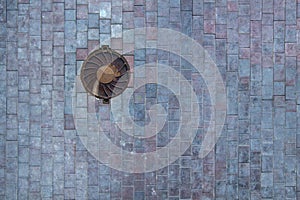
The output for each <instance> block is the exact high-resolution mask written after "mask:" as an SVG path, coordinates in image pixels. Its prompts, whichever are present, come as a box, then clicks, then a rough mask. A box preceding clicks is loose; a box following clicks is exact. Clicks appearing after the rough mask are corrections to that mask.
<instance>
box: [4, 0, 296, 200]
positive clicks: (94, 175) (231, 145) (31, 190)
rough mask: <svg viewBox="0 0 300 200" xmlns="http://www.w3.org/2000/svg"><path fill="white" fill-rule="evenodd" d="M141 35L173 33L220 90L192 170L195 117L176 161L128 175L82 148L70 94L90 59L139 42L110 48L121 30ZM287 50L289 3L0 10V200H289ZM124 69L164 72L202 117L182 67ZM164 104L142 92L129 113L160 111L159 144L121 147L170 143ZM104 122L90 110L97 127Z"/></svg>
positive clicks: (143, 57)
mask: <svg viewBox="0 0 300 200" xmlns="http://www.w3.org/2000/svg"><path fill="white" fill-rule="evenodd" d="M145 26H147V27H149V26H150V27H161V28H170V29H173V30H176V31H180V32H182V33H184V34H186V35H188V36H189V37H192V38H193V39H194V40H196V41H197V42H199V43H200V44H201V45H202V46H203V47H204V48H205V49H206V50H207V51H208V52H209V53H210V55H211V57H212V58H213V59H214V60H215V62H216V64H217V66H218V68H219V70H220V72H221V74H222V76H223V79H224V81H225V83H226V88H227V98H228V101H227V116H226V123H225V126H224V129H223V133H222V135H221V137H220V139H219V140H218V143H217V144H216V146H215V148H214V149H213V151H211V152H210V153H209V155H208V156H207V157H205V158H204V159H199V158H198V157H197V154H198V153H199V148H200V146H201V145H200V144H199V143H201V139H202V137H203V132H204V131H205V122H206V120H205V119H206V118H209V113H208V112H209V109H205V108H203V109H202V110H203V117H201V120H202V122H201V123H202V128H201V129H199V134H198V135H197V138H196V139H195V141H194V143H193V144H192V146H191V147H190V148H189V150H188V151H187V152H186V153H185V154H183V155H182V156H181V157H180V158H178V160H177V161H176V162H174V163H172V164H170V165H169V166H166V167H165V168H163V169H161V170H158V171H155V172H151V173H144V174H130V173H125V172H120V171H117V170H114V169H111V168H109V167H107V166H105V165H104V164H102V163H101V162H99V161H97V160H96V159H95V158H94V157H93V156H92V155H91V154H90V153H89V152H88V151H87V150H86V148H85V147H84V146H83V145H82V143H81V141H80V139H79V137H78V135H77V133H76V129H75V125H74V122H73V112H72V102H71V101H72V99H71V95H72V94H71V93H72V90H73V87H74V86H73V83H74V81H75V77H76V75H79V73H80V67H81V64H82V62H83V60H84V59H85V57H86V56H87V54H88V53H89V52H90V51H92V50H93V49H94V48H95V47H98V46H99V45H104V44H108V45H110V46H111V47H112V48H113V49H116V50H119V51H120V52H121V51H122V47H123V46H125V45H132V46H134V45H138V43H139V42H145V41H140V40H139V37H138V36H136V37H135V38H127V39H126V41H125V42H124V41H123V43H122V42H121V41H122V40H121V39H122V31H124V30H128V29H132V28H139V27H145ZM147 34H148V33H147ZM147 37H149V38H151V37H153V36H152V35H151V33H149V35H147ZM299 41H300V1H299V0H169V1H168V0H167V1H164V0H123V1H122V0H90V1H88V0H77V1H76V0H65V1H64V0H42V1H38V0H6V1H5V0H2V1H1V4H0V94H1V95H0V102H1V103H0V110H1V116H0V124H1V125H0V138H1V139H0V199H101V200H102V199H103V200H104V199H115V200H117V199H124V200H130V199H135V200H140V199H170V200H176V199H229V200H231V199H243V200H244V199H253V200H256V199H278V200H282V199H300V165H299V163H300V132H299V128H300V116H299V113H300V112H299V109H300V76H299V75H300V74H299V73H300V68H299V67H300V56H299V52H300V47H299ZM126 58H127V60H128V61H129V63H130V65H131V66H138V65H140V64H144V63H147V62H150V61H156V60H157V61H158V62H161V63H165V64H170V65H172V66H175V68H177V69H178V70H179V71H180V72H181V73H182V74H184V76H185V77H186V78H187V79H188V80H190V81H191V82H192V83H195V85H194V87H195V91H201V92H200V93H199V94H201V95H202V96H201V95H200V98H201V99H202V101H203V107H205V106H206V107H209V105H210V103H209V102H210V100H209V97H208V96H209V95H208V92H207V89H206V86H205V84H204V83H203V80H202V79H201V77H199V76H197V74H196V73H194V72H193V69H192V67H191V66H189V67H187V66H188V64H185V61H184V60H182V59H180V58H177V57H176V56H174V55H172V54H169V53H166V52H162V51H155V50H151V49H150V50H149V49H146V50H137V51H135V52H132V53H131V54H128V55H126ZM138 76H139V75H138V74H134V77H138ZM193 81H195V82H193ZM197 81H198V82H197ZM196 83H198V84H196ZM131 84H134V80H133V81H132V83H131ZM131 86H132V85H130V87H131ZM164 95H169V94H168V91H167V89H165V88H159V87H158V86H156V85H151V84H150V85H146V86H145V88H141V89H140V90H139V91H137V92H136V93H135V95H134V97H133V100H132V104H133V107H132V110H131V114H132V115H133V116H134V119H135V120H136V121H144V122H145V121H146V120H147V119H146V117H145V110H146V109H147V104H148V103H149V104H153V103H154V102H156V103H162V105H164V106H166V108H167V109H168V113H169V118H168V120H169V122H173V124H172V125H171V126H169V129H170V130H165V132H166V133H168V134H167V137H164V135H162V134H158V136H157V140H154V141H148V142H147V141H146V142H145V144H146V145H145V144H144V145H139V143H138V142H132V143H130V145H129V146H126V147H125V148H128V150H130V149H135V151H140V152H144V151H153V150H155V149H156V148H159V147H162V146H164V145H166V143H168V141H169V140H171V139H172V137H173V136H172V135H171V133H173V132H174V130H172V129H176V125H175V124H176V121H177V119H178V115H179V114H178V112H179V111H178V104H177V102H176V99H175V98H173V97H172V95H171V96H168V97H170V99H166V98H164V97H165V96H164ZM144 99H146V100H144ZM144 102H145V103H144ZM107 111H108V110H107V107H105V106H103V105H99V113H100V114H102V115H101V116H102V117H103V116H104V117H105V113H107ZM174 127H175V128H174ZM118 137H122V136H118ZM112 140H113V138H112ZM116 143H117V142H116Z"/></svg>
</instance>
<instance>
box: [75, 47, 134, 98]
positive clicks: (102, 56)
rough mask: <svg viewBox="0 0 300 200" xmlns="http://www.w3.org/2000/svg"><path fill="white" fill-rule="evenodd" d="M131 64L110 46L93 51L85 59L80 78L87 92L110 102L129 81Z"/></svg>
mask: <svg viewBox="0 0 300 200" xmlns="http://www.w3.org/2000/svg"><path fill="white" fill-rule="evenodd" d="M129 69H130V68H129V64H128V62H127V61H126V59H125V58H124V57H123V56H122V55H121V54H119V53H117V52H116V51H114V50H112V49H111V48H109V47H108V46H102V47H101V48H100V49H97V50H95V51H93V52H91V53H90V54H89V55H88V57H87V59H86V60H85V61H84V63H83V65H82V68H81V73H80V78H81V81H82V84H83V86H84V88H85V89H86V91H87V92H89V93H90V94H91V95H93V96H95V97H97V98H100V99H103V100H104V103H108V102H109V99H110V98H113V97H115V96H118V95H119V94H121V93H122V92H123V91H124V90H125V89H126V88H127V86H128V83H129Z"/></svg>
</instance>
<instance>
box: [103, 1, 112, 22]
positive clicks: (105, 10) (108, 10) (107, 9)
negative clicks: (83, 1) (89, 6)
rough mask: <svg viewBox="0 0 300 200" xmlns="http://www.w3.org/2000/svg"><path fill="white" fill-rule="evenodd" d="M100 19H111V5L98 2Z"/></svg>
mask: <svg viewBox="0 0 300 200" xmlns="http://www.w3.org/2000/svg"><path fill="white" fill-rule="evenodd" d="M100 18H101V19H109V18H111V3H110V2H100Z"/></svg>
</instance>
